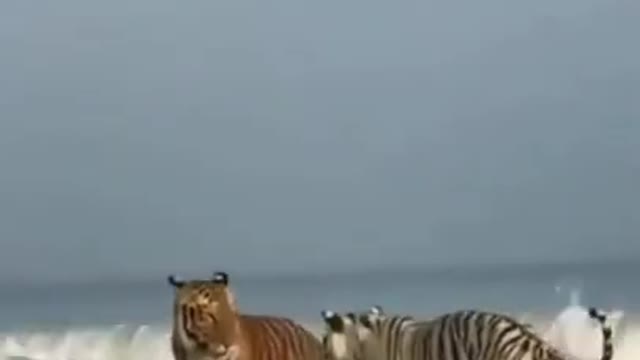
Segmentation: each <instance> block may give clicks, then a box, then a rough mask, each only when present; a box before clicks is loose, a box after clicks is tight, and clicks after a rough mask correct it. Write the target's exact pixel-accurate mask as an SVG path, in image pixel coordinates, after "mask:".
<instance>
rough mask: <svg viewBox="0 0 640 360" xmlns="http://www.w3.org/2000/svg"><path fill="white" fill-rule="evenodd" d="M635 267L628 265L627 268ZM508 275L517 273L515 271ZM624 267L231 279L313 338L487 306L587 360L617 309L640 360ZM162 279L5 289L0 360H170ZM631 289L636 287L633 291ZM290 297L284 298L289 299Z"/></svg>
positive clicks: (629, 346)
mask: <svg viewBox="0 0 640 360" xmlns="http://www.w3.org/2000/svg"><path fill="white" fill-rule="evenodd" d="M629 266H630V265H629ZM507 270H509V271H507ZM626 271H637V269H635V268H628V269H627V268H624V267H621V266H619V265H616V264H613V265H612V266H611V267H610V268H609V269H608V270H607V271H603V268H599V269H597V271H594V269H592V268H588V267H585V268H581V267H579V266H574V267H571V266H568V267H566V268H559V269H555V270H554V271H552V270H550V269H549V268H548V267H547V268H543V269H540V268H524V269H523V268H517V269H500V268H493V269H485V271H472V272H467V273H465V271H463V270H459V271H457V270H456V271H444V272H427V271H413V270H412V271H405V272H398V271H393V272H392V271H382V272H378V273H363V274H350V275H340V276H289V277H282V278H266V277H263V278H260V277H255V278H241V277H238V278H237V279H236V278H233V279H232V281H233V284H234V288H235V290H236V292H237V299H238V302H239V303H240V305H241V306H242V308H243V309H244V310H245V311H247V312H253V313H272V314H279V315H285V316H289V317H292V318H294V319H296V320H298V321H299V322H301V323H302V324H304V325H305V326H307V327H309V328H310V329H312V330H313V331H314V332H316V333H317V332H319V331H321V329H322V325H321V322H320V316H319V313H320V310H321V309H324V308H329V309H333V310H337V311H341V310H345V309H366V308H368V307H369V306H370V305H372V304H380V305H383V306H384V307H385V308H386V309H388V311H393V312H407V313H412V314H416V315H421V316H432V315H436V314H438V313H441V312H445V311H451V310H455V309H460V308H483V309H488V310H494V311H502V312H507V313H510V314H513V315H515V316H516V317H518V318H520V319H522V320H523V321H527V322H531V323H532V324H533V325H534V327H535V328H536V329H537V331H538V332H540V333H541V334H542V335H543V336H545V337H547V338H548V339H549V341H551V342H552V343H553V344H555V345H556V346H558V347H560V348H562V349H563V350H565V351H567V352H568V353H570V354H572V355H574V356H576V357H577V358H579V359H585V360H590V359H598V358H599V357H600V351H601V334H600V332H599V330H598V328H597V324H595V322H593V321H592V320H590V319H589V318H588V316H587V314H586V310H585V308H584V307H585V306H590V305H595V306H599V307H602V308H604V309H605V310H608V311H612V310H613V311H614V313H615V314H617V316H618V317H619V318H620V319H621V320H619V321H618V322H616V326H615V329H614V339H615V341H616V348H615V355H614V359H615V360H627V359H629V360H631V359H633V360H637V359H639V358H640V322H639V321H638V317H637V316H636V314H638V313H639V312H638V307H637V304H640V301H638V300H639V296H638V294H637V293H636V292H635V289H634V287H633V285H631V284H633V283H632V282H631V281H632V280H631V278H632V276H630V274H629V273H628V272H626ZM164 281H165V280H164V279H163V278H160V279H159V280H158V281H157V282H149V283H145V282H140V283H128V284H122V283H120V284H119V283H111V284H90V285H82V286H81V285H77V286H76V285H65V286H61V285H59V286H50V287H37V288H33V287H32V288H27V287H18V286H14V287H13V288H12V287H11V286H9V285H7V286H4V287H3V289H4V291H3V297H2V299H0V320H1V321H2V322H1V323H0V359H9V358H11V359H16V360H17V359H19V358H22V359H34V360H35V359H38V360H91V359H95V360H98V359H100V360H107V359H109V360H112V359H142V358H144V359H159V360H160V359H172V356H171V352H170V347H169V341H168V337H169V323H170V317H171V301H172V290H171V289H170V288H169V287H168V286H167V285H166V284H165V283H164ZM627 284H629V285H630V286H627ZM285 300H286V301H285Z"/></svg>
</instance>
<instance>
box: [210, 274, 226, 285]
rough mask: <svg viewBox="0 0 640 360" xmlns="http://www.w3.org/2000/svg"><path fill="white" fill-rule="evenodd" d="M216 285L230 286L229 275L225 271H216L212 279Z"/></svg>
mask: <svg viewBox="0 0 640 360" xmlns="http://www.w3.org/2000/svg"><path fill="white" fill-rule="evenodd" d="M211 281H213V282H214V283H216V284H222V285H225V286H227V285H229V274H227V273H226V272H224V271H216V272H214V273H213V278H211Z"/></svg>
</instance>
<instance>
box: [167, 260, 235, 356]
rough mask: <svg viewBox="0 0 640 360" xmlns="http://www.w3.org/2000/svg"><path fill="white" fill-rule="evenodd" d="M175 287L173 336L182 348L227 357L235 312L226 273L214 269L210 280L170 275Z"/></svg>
mask: <svg viewBox="0 0 640 360" xmlns="http://www.w3.org/2000/svg"><path fill="white" fill-rule="evenodd" d="M168 280H169V283H170V284H171V285H172V286H173V287H174V289H175V297H174V305H173V306H174V316H173V336H174V341H177V342H179V343H180V344H181V346H182V347H183V348H184V350H186V351H188V352H191V353H194V352H195V353H199V354H202V355H207V356H205V358H213V359H226V358H228V357H229V356H227V355H228V353H229V351H230V350H231V348H232V346H233V344H234V339H235V335H236V334H237V329H238V325H237V312H236V306H235V301H234V298H233V293H232V292H231V290H230V289H229V288H228V275H227V274H226V273H221V272H218V273H215V274H214V276H213V278H212V279H209V280H191V281H183V280H177V279H176V278H175V277H174V276H170V277H169V279H168Z"/></svg>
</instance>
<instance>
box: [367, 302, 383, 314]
mask: <svg viewBox="0 0 640 360" xmlns="http://www.w3.org/2000/svg"><path fill="white" fill-rule="evenodd" d="M369 314H371V315H375V316H382V315H384V310H383V309H382V306H380V305H374V306H372V307H371V309H369Z"/></svg>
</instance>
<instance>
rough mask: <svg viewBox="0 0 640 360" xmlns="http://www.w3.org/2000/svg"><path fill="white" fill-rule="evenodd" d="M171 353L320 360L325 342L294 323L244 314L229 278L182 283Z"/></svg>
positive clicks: (208, 359) (220, 359)
mask: <svg viewBox="0 0 640 360" xmlns="http://www.w3.org/2000/svg"><path fill="white" fill-rule="evenodd" d="M168 280H169V284H171V285H172V286H173V287H174V289H175V297H174V305H173V329H172V333H171V347H172V351H173V355H174V358H175V359H176V360H321V359H323V358H324V350H323V346H322V344H321V342H320V341H319V340H318V339H316V337H314V336H313V335H312V334H311V333H310V332H309V331H308V330H306V329H305V328H303V327H302V326H301V325H299V324H296V323H295V322H293V321H292V320H290V319H287V318H283V317H275V316H265V315H250V314H241V313H240V312H239V311H238V308H237V305H236V302H235V299H234V296H233V292H232V291H231V289H230V287H229V276H228V275H227V274H226V273H224V272H216V273H215V274H214V276H213V278H212V279H209V280H191V281H183V280H178V279H176V277H174V276H169V278H168Z"/></svg>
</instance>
